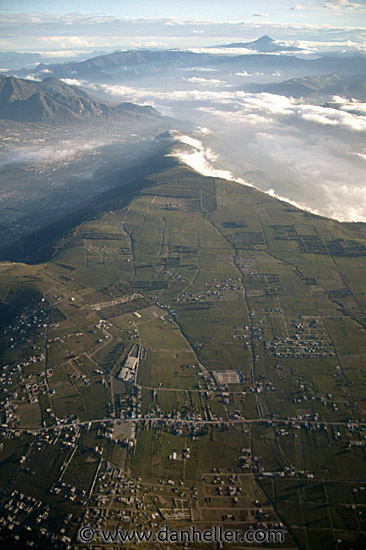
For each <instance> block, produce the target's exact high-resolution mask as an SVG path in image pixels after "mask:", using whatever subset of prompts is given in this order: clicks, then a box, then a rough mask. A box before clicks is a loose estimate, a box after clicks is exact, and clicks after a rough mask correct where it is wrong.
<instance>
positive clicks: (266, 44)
mask: <svg viewBox="0 0 366 550" xmlns="http://www.w3.org/2000/svg"><path fill="white" fill-rule="evenodd" d="M220 47H221V48H246V49H247V50H255V51H257V52H262V53H266V52H268V53H272V52H285V51H286V52H289V51H291V52H298V51H301V49H300V48H297V47H296V46H285V45H283V44H280V43H278V42H276V41H275V40H273V38H271V37H270V36H268V35H267V34H265V35H264V36H261V38H258V39H257V40H253V41H252V42H231V43H230V44H223V45H221V46H220Z"/></svg>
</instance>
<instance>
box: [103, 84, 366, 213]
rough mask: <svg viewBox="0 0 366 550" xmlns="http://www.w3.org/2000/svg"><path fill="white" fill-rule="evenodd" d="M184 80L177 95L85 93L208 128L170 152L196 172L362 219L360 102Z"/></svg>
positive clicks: (117, 88)
mask: <svg viewBox="0 0 366 550" xmlns="http://www.w3.org/2000/svg"><path fill="white" fill-rule="evenodd" d="M215 76H216V75H215ZM189 80H190V81H189V82H187V79H185V80H184V82H182V85H181V86H180V89H178V86H177V88H176V89H157V88H156V87H155V88H154V89H149V88H147V87H139V88H137V87H132V86H124V85H120V84H113V85H109V84H101V85H93V86H92V87H93V88H94V90H95V91H99V92H103V93H104V94H108V95H109V96H110V97H111V98H114V99H115V100H121V101H122V100H123V101H126V100H127V101H135V102H136V101H137V102H140V103H142V104H152V105H153V106H155V107H156V108H158V109H160V111H162V112H163V113H164V114H167V115H170V116H172V115H173V116H176V117H178V118H181V119H188V120H192V121H194V122H195V123H196V124H197V127H206V128H209V129H210V131H207V132H206V134H202V132H201V133H200V132H199V133H198V134H196V135H195V136H194V138H193V139H194V141H191V142H189V143H188V141H187V140H188V138H187V137H185V138H184V140H183V141H184V143H185V145H190V146H191V149H188V150H187V147H186V148H182V149H181V150H178V152H176V155H177V156H178V157H179V158H180V160H183V161H185V162H187V164H189V165H190V166H192V167H193V168H195V169H196V170H198V171H199V172H201V173H202V174H205V175H212V176H215V177H224V178H226V179H229V180H236V181H238V182H240V183H243V184H250V185H254V186H256V187H258V188H260V189H261V190H263V191H265V192H267V193H269V194H271V195H272V196H277V197H279V198H281V199H283V200H287V201H288V202H291V203H292V204H295V205H297V206H300V207H302V208H306V209H308V210H311V211H313V212H315V213H318V214H322V215H324V216H329V217H332V218H335V219H338V220H341V221H366V200H365V199H366V178H365V169H366V164H365V161H366V153H365V146H364V144H365V137H366V103H362V102H360V101H356V100H351V99H349V98H348V99H347V98H344V97H341V96H335V97H333V98H331V101H330V102H327V103H326V104H314V103H310V102H306V101H305V100H302V99H295V98H292V97H286V96H283V95H277V94H271V93H250V92H245V91H242V90H238V89H235V88H234V87H233V86H232V85H229V84H227V83H225V82H223V83H221V82H220V78H215V79H214V80H215V81H214V82H210V80H212V79H210V78H207V79H206V78H194V77H193V78H192V79H189ZM187 84H190V87H188V88H187ZM180 141H182V139H181V140H180Z"/></svg>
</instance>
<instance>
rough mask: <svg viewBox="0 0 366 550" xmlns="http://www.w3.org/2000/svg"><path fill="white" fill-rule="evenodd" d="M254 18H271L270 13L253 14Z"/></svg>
mask: <svg viewBox="0 0 366 550" xmlns="http://www.w3.org/2000/svg"><path fill="white" fill-rule="evenodd" d="M253 17H269V13H253Z"/></svg>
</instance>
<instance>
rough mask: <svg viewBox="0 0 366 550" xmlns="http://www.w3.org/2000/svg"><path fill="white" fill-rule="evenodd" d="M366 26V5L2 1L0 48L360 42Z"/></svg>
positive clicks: (260, 0) (232, 0)
mask: <svg viewBox="0 0 366 550" xmlns="http://www.w3.org/2000/svg"><path fill="white" fill-rule="evenodd" d="M365 26H366V0H355V1H353V0H310V1H308V2H306V1H304V2H301V1H300V2H297V0H225V1H223V0H108V1H107V2H105V1H104V2H102V1H101V0H87V1H86V0H79V1H71V0H59V1H58V2H50V1H49V0H15V1H14V0H2V1H1V7H0V50H1V51H41V52H42V51H59V52H60V53H62V51H63V52H65V51H70V52H72V51H75V50H84V51H92V50H103V49H104V50H108V49H113V48H114V49H119V48H122V49H125V48H129V47H189V46H190V45H193V46H201V45H202V46H208V45H215V44H217V43H224V42H228V41H230V40H240V39H241V40H251V39H255V38H258V37H259V36H261V35H262V34H265V33H266V34H270V36H273V37H274V38H275V39H283V40H286V39H294V37H295V36H296V37H297V38H300V39H304V38H305V39H306V38H307V37H310V36H311V37H312V38H313V39H316V40H320V39H324V33H325V34H326V35H327V36H328V37H329V35H330V34H331V33H332V34H333V36H332V40H335V39H336V37H337V35H338V36H339V37H340V38H341V40H351V41H355V42H360V41H362V40H363V39H364V37H365V35H364V32H361V31H362V29H363V31H364V30H365V29H364V28H365ZM322 31H324V32H322ZM360 33H361V34H360Z"/></svg>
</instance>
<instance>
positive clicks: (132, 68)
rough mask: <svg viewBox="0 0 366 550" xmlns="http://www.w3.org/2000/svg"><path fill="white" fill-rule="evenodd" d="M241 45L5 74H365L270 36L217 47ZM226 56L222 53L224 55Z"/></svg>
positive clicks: (344, 61)
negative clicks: (240, 50)
mask: <svg viewBox="0 0 366 550" xmlns="http://www.w3.org/2000/svg"><path fill="white" fill-rule="evenodd" d="M237 46H242V47H245V48H247V49H252V50H253V53H251V54H250V55H227V54H225V53H222V54H217V53H216V54H214V53H210V49H209V48H207V49H206V50H205V51H204V52H201V53H198V52H193V51H181V50H159V51H153V50H130V51H117V52H114V53H111V54H106V55H98V56H96V57H93V58H91V59H88V60H86V61H80V62H77V61H75V62H71V63H58V64H48V65H47V64H39V65H37V67H35V68H34V69H29V68H25V69H21V70H13V71H9V72H8V74H13V75H15V76H17V77H19V78H28V77H29V76H32V77H35V78H39V79H42V78H43V77H44V76H45V75H48V76H54V77H56V78H64V79H76V80H79V81H85V82H93V83H111V84H115V83H128V82H130V83H132V82H136V81H139V80H140V79H141V78H149V82H151V81H152V80H153V79H155V81H156V80H157V81H159V80H160V79H161V78H163V77H164V78H165V76H166V77H167V78H170V79H172V77H173V75H174V74H175V73H176V72H177V71H186V70H193V69H195V68H197V67H204V68H206V69H208V68H209V69H214V70H215V71H220V72H221V73H222V74H223V75H225V74H228V75H230V74H231V73H236V72H240V71H247V72H248V73H256V72H260V73H263V75H266V78H268V77H269V76H272V75H273V73H274V72H275V71H279V72H281V75H282V76H283V77H284V78H290V77H294V76H296V77H304V76H308V75H314V74H320V75H329V74H330V73H334V72H337V73H339V74H342V75H350V74H360V73H363V72H364V71H365V56H362V55H356V54H355V55H354V56H352V57H347V58H344V57H339V56H338V54H335V55H334V56H333V57H332V56H331V55H327V56H326V57H319V58H317V59H301V58H299V57H296V52H297V49H296V48H295V47H291V48H290V47H287V46H285V45H282V44H279V43H278V42H276V41H274V40H273V39H272V38H270V37H269V36H263V37H261V38H259V39H258V40H255V41H253V42H240V43H239V42H234V43H232V44H226V45H224V46H222V48H232V47H237ZM284 50H286V51H289V50H292V51H293V55H290V54H288V55H281V51H284ZM223 51H225V50H223Z"/></svg>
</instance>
